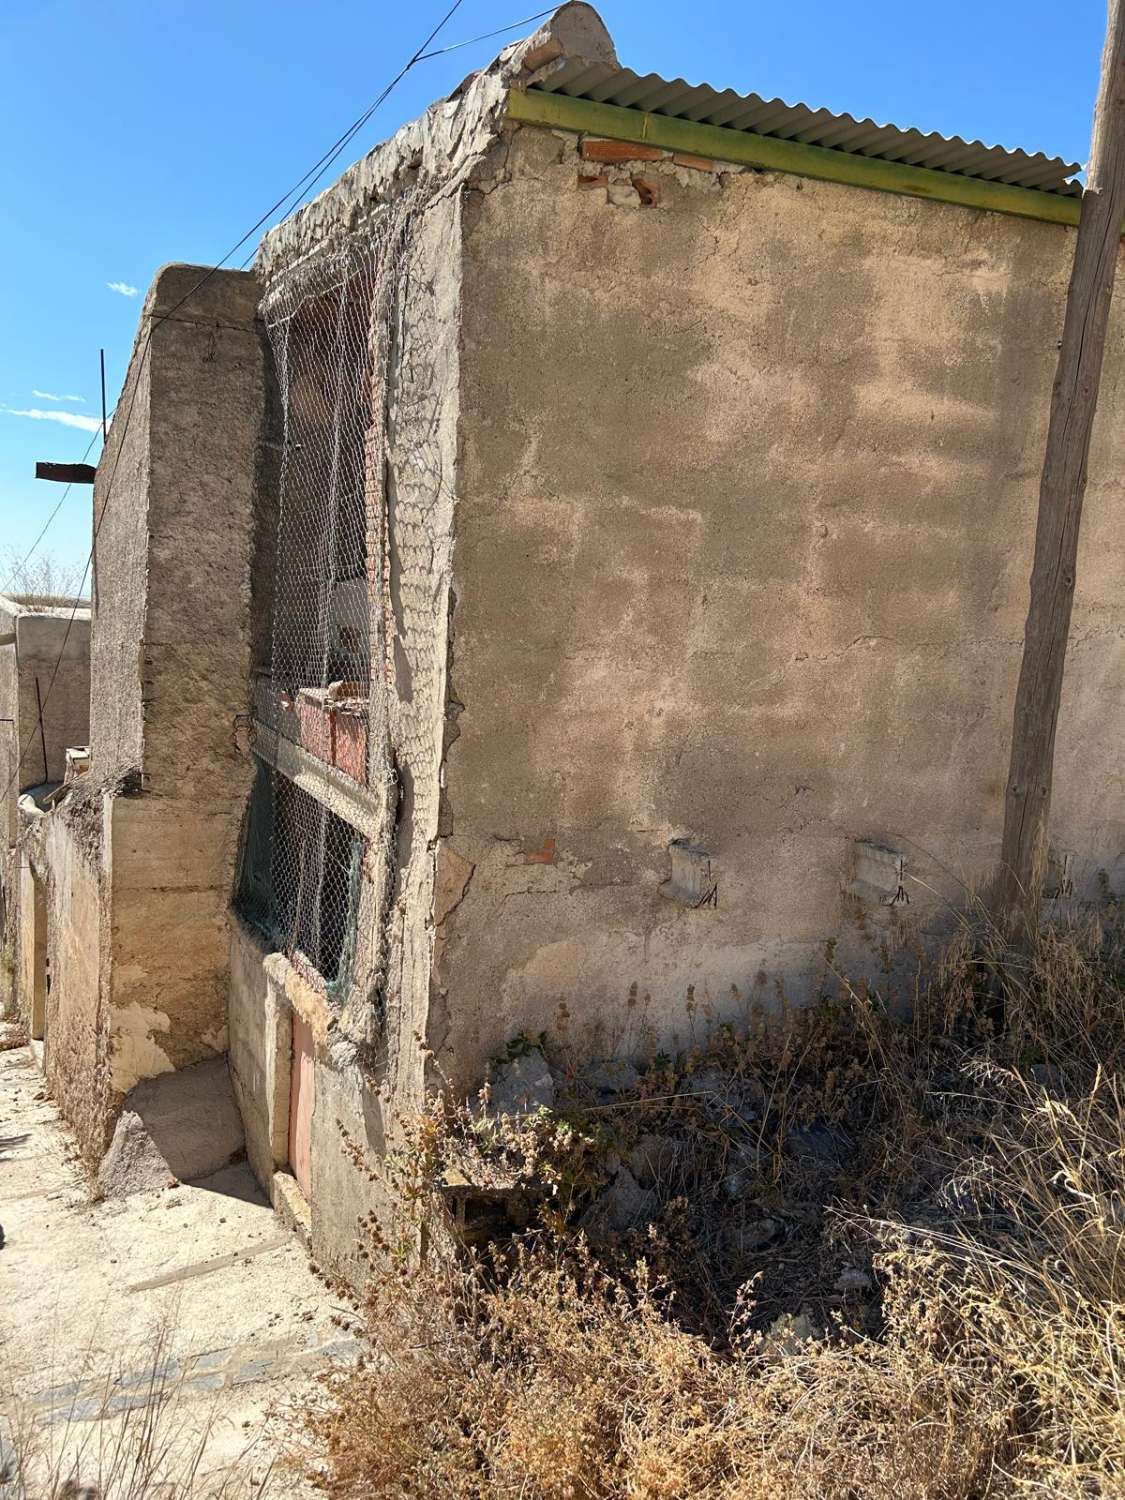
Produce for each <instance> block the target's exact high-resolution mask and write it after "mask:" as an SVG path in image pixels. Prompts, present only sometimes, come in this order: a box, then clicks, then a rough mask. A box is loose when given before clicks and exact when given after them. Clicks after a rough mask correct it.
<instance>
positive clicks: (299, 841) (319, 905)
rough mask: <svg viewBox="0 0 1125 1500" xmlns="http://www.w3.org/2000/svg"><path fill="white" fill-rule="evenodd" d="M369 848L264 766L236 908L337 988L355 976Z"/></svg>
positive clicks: (256, 791)
mask: <svg viewBox="0 0 1125 1500" xmlns="http://www.w3.org/2000/svg"><path fill="white" fill-rule="evenodd" d="M363 845H364V840H363V837H362V835H361V834H359V833H357V832H356V830H355V829H354V828H352V827H351V825H350V824H348V823H345V822H344V820H343V819H342V818H339V817H337V816H336V814H335V813H333V812H332V811H330V809H329V808H327V807H325V806H324V805H323V803H321V802H318V801H317V800H316V798H315V797H312V796H310V795H309V793H308V792H306V791H303V790H302V789H301V788H300V787H299V786H296V785H295V784H294V783H293V782H291V781H288V780H287V779H286V778H285V777H284V776H280V775H278V774H277V773H276V772H275V771H273V770H271V769H270V767H268V766H266V765H264V764H259V767H258V776H257V780H256V782H255V785H254V790H253V793H252V795H251V798H250V807H249V811H248V814H247V818H246V827H245V831H244V835H243V846H242V859H241V865H240V870H239V880H238V895H237V898H236V902H235V905H236V909H237V910H238V912H239V913H240V915H241V916H243V917H244V918H245V919H246V921H248V922H249V923H251V924H252V925H253V926H254V927H256V928H257V929H258V930H259V931H261V932H262V933H263V934H264V935H265V936H266V938H267V939H268V940H269V941H270V942H271V943H274V944H275V945H276V946H277V948H279V949H280V951H281V952H283V953H285V954H286V955H287V956H288V957H289V958H292V959H294V960H297V961H298V962H299V961H300V960H302V959H303V960H304V962H305V963H306V964H307V965H308V966H309V967H311V968H312V969H313V970H315V971H316V973H317V974H319V975H320V977H321V978H322V979H323V980H324V981H325V984H326V985H328V986H329V987H335V988H338V987H339V986H340V985H341V984H342V983H343V982H344V980H345V979H346V977H347V969H348V957H349V954H350V946H351V945H350V941H349V939H350V935H351V932H352V930H353V927H354V918H355V901H356V892H357V890H358V887H359V871H360V863H361V861H362V858H363Z"/></svg>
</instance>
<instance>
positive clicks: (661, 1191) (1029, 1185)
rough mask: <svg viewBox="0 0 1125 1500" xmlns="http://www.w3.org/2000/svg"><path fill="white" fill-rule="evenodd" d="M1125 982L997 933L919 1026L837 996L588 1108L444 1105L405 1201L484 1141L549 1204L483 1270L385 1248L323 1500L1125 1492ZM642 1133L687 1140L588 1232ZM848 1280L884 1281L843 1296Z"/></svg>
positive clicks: (1103, 952) (323, 1479) (665, 1062)
mask: <svg viewBox="0 0 1125 1500" xmlns="http://www.w3.org/2000/svg"><path fill="white" fill-rule="evenodd" d="M1121 976H1122V964H1121V948H1120V944H1119V939H1118V935H1117V933H1116V932H1109V933H1106V932H1103V931H1102V930H1101V929H1100V928H1099V927H1097V926H1095V925H1087V926H1083V927H1074V928H1071V929H1069V930H1065V931H1063V930H1057V929H1051V928H1045V929H1044V930H1042V931H1041V932H1038V933H1036V934H1034V935H1033V937H1032V939H1031V941H1030V942H1029V943H1028V944H1027V945H1025V947H1023V948H1022V949H1021V950H1019V951H1018V952H1008V951H1005V950H1004V949H1003V947H1002V946H1001V945H1000V944H999V943H998V942H997V941H996V940H995V937H994V936H991V937H990V936H989V935H988V934H986V935H985V940H984V941H983V942H982V940H981V938H980V935H979V934H978V935H976V937H975V938H974V939H973V940H972V941H969V939H968V938H966V939H965V940H963V941H961V942H960V943H958V944H957V945H955V947H954V949H952V950H951V951H950V952H948V953H947V954H946V955H945V956H944V958H943V960H942V961H941V962H940V963H939V964H937V965H935V966H933V967H931V968H930V969H929V970H928V971H927V972H926V973H925V974H924V975H923V976H922V980H921V982H920V985H919V989H918V993H917V995H916V996H915V1000H914V1005H913V1010H912V1014H911V1017H910V1019H909V1020H907V1021H895V1020H892V1019H891V1018H890V1017H889V1016H888V1015H887V1014H886V1012H885V1011H884V1010H883V1008H882V1007H881V1006H880V1004H879V1003H878V1000H877V998H876V997H875V996H873V995H871V994H868V993H867V992H866V991H863V990H854V991H853V990H850V989H848V987H847V986H845V987H844V989H843V992H842V995H841V996H838V997H837V998H836V1000H835V1001H834V1002H833V1003H832V1004H831V1005H826V1006H825V1007H823V1008H820V1009H817V1010H813V1011H809V1012H806V1013H805V1014H803V1015H799V1014H795V1015H792V1016H789V1017H786V1018H785V1020H784V1022H783V1024H781V1025H779V1026H778V1027H775V1028H769V1027H765V1028H755V1027H754V1026H748V1027H747V1028H745V1029H744V1030H743V1031H741V1032H738V1031H735V1030H733V1029H731V1028H725V1029H718V1030H716V1031H715V1032H714V1034H713V1035H712V1036H711V1037H710V1038H709V1040H708V1041H707V1042H706V1043H705V1044H702V1045H701V1046H700V1048H699V1049H698V1051H697V1052H696V1053H694V1054H691V1055H688V1056H687V1057H684V1058H680V1059H676V1060H672V1059H653V1061H652V1063H651V1064H650V1066H649V1068H648V1069H647V1071H646V1072H645V1074H644V1077H643V1078H642V1080H641V1081H640V1083H639V1085H638V1086H637V1088H636V1089H634V1090H633V1091H632V1092H631V1093H630V1094H629V1095H628V1096H627V1097H622V1098H620V1099H617V1100H615V1101H614V1102H613V1104H612V1106H611V1107H605V1106H601V1105H597V1104H594V1103H591V1102H590V1101H589V1100H588V1099H587V1100H583V1098H582V1096H581V1090H580V1089H577V1090H576V1092H575V1095H574V1097H573V1098H572V1099H571V1101H570V1102H569V1104H568V1106H567V1109H568V1110H569V1115H568V1117H567V1118H565V1119H560V1118H559V1117H558V1116H543V1117H540V1118H538V1119H533V1120H531V1121H525V1122H523V1123H522V1124H518V1125H514V1124H510V1123H508V1124H505V1125H503V1126H501V1127H499V1129H500V1135H499V1136H498V1137H494V1138H490V1137H489V1136H488V1133H487V1130H483V1131H482V1127H481V1125H480V1120H479V1115H478V1114H474V1113H473V1111H456V1110H452V1109H450V1107H449V1106H448V1105H447V1104H442V1105H435V1111H432V1112H431V1113H430V1114H429V1115H428V1116H427V1119H426V1121H425V1122H424V1124H422V1125H420V1126H419V1127H418V1130H419V1131H420V1134H419V1135H416V1136H415V1140H422V1141H424V1149H422V1150H419V1151H418V1152H417V1153H416V1154H415V1155H414V1158H413V1162H414V1171H415V1178H414V1181H415V1192H414V1194H413V1197H412V1199H411V1202H412V1203H413V1205H414V1206H415V1208H417V1209H421V1207H422V1206H423V1205H424V1204H425V1202H426V1201H427V1198H426V1193H425V1191H424V1190H423V1183H422V1179H425V1178H427V1177H428V1178H429V1179H430V1182H431V1185H432V1181H433V1179H434V1178H435V1177H436V1176H439V1175H440V1171H441V1167H442V1163H443V1162H448V1161H449V1160H457V1161H460V1162H462V1163H464V1161H465V1160H466V1150H467V1145H466V1142H469V1143H470V1144H471V1147H472V1150H475V1151H479V1152H482V1153H483V1155H484V1156H485V1157H486V1158H487V1159H488V1160H489V1162H490V1163H491V1170H492V1172H493V1177H494V1181H502V1182H507V1183H508V1184H509V1185H512V1184H515V1186H516V1187H517V1188H518V1189H519V1190H520V1191H521V1192H524V1193H526V1194H529V1193H530V1192H531V1189H532V1187H533V1186H534V1183H535V1181H536V1180H539V1181H541V1182H542V1184H543V1190H542V1192H541V1194H540V1198H539V1201H538V1204H537V1205H535V1206H533V1208H532V1210H531V1211H530V1213H529V1216H528V1222H527V1225H526V1227H524V1228H522V1229H519V1230H515V1231H511V1232H510V1233H509V1234H508V1236H507V1237H506V1238H504V1239H502V1240H498V1241H496V1242H494V1244H493V1245H492V1247H491V1248H490V1249H489V1250H488V1251H484V1252H480V1253H476V1254H472V1253H468V1254H466V1253H462V1254H456V1253H451V1254H448V1255H445V1256H438V1255H437V1254H435V1255H432V1256H431V1257H430V1258H429V1260H428V1261H427V1263H426V1264H424V1265H422V1266H421V1267H414V1268H411V1267H410V1266H409V1264H408V1263H407V1262H406V1261H404V1260H402V1259H401V1258H400V1259H398V1260H396V1261H390V1260H388V1259H387V1257H386V1256H385V1255H384V1256H383V1258H382V1260H381V1261H379V1262H378V1264H379V1266H380V1269H378V1270H377V1271H376V1272H375V1274H373V1277H372V1281H371V1285H370V1288H369V1292H368V1300H367V1328H368V1335H369V1342H370V1352H369V1357H368V1358H367V1360H366V1361H365V1363H364V1364H363V1365H362V1366H361V1367H359V1368H358V1369H356V1370H354V1371H350V1372H348V1373H346V1374H343V1375H341V1376H339V1377H336V1378H334V1379H333V1381H332V1382H330V1383H328V1384H326V1385H325V1387H324V1389H323V1392H322V1401H321V1404H320V1405H319V1407H318V1408H317V1409H316V1410H315V1411H313V1412H311V1413H310V1414H309V1418H308V1426H309V1442H310V1453H311V1454H312V1455H315V1457H314V1458H313V1459H312V1460H311V1461H310V1465H311V1472H312V1473H313V1474H314V1476H315V1478H316V1481H317V1482H318V1483H319V1484H320V1486H321V1488H322V1489H323V1490H324V1491H325V1493H327V1494H328V1495H330V1496H332V1497H333V1500H360V1497H364V1500H369V1497H371V1500H374V1497H395V1500H423V1497H424V1500H485V1497H488V1500H533V1497H534V1500H680V1497H707V1500H767V1497H768V1500H1008V1497H1011V1500H1015V1497H1017V1496H1028V1497H1030V1496H1036V1497H1045V1496H1051V1497H1055V1496H1058V1497H1079V1496H1081V1497H1090V1496H1098V1497H1121V1496H1125V1408H1123V1404H1122V1376H1123V1371H1122V1357H1123V1349H1125V1124H1123V1117H1122V1097H1121V1090H1122V1086H1123V1077H1125V1067H1123V1062H1125V1028H1123V1027H1122V997H1123V993H1125V990H1123V986H1122V979H1121ZM701 1074H703V1075H704V1076H705V1078H706V1080H707V1082H708V1085H709V1086H708V1087H707V1088H706V1089H704V1090H702V1091H699V1090H696V1089H694V1088H693V1087H692V1084H691V1080H693V1079H695V1080H698V1079H699V1077H700V1075H701ZM724 1080H726V1081H725V1082H724ZM750 1098H753V1099H755V1100H758V1101H759V1102H758V1104H757V1106H756V1107H755V1108H754V1109H749V1108H747V1107H746V1101H747V1100H748V1099H750ZM740 1101H741V1102H740ZM435 1122H436V1123H435ZM491 1128H492V1127H488V1129H491ZM651 1139H658V1140H662V1141H664V1142H665V1143H671V1144H670V1145H666V1147H664V1148H661V1149H662V1150H664V1151H665V1157H664V1159H663V1170H662V1172H661V1174H660V1180H659V1182H658V1184H657V1188H656V1189H654V1201H655V1202H657V1203H658V1206H659V1212H658V1213H656V1214H655V1215H654V1218H655V1223H654V1224H652V1225H650V1226H649V1228H648V1229H647V1230H644V1231H637V1232H635V1233H633V1234H625V1235H622V1236H616V1237H614V1236H610V1237H608V1238H607V1239H603V1240H602V1241H600V1242H598V1243H597V1245H596V1247H592V1246H591V1243H590V1242H589V1241H588V1239H587V1238H586V1236H585V1235H584V1234H583V1233H582V1232H581V1229H580V1227H579V1226H581V1224H583V1223H586V1224H587V1225H589V1223H590V1222H591V1220H590V1206H591V1204H594V1205H596V1203H597V1201H598V1200H597V1195H598V1192H599V1190H600V1185H601V1183H603V1182H604V1181H605V1180H606V1173H605V1172H604V1171H603V1172H601V1174H600V1175H599V1162H601V1161H604V1160H605V1158H606V1157H611V1156H614V1157H615V1156H619V1155H620V1154H621V1153H622V1152H629V1151H631V1150H632V1151H635V1150H636V1149H637V1143H638V1142H640V1141H644V1140H651ZM825 1141H828V1142H837V1143H844V1145H843V1146H841V1149H840V1150H839V1151H838V1152H836V1154H835V1155H833V1154H832V1152H827V1153H826V1152H825V1151H824V1150H823V1149H822V1147H823V1145H824V1142H825ZM810 1142H812V1144H813V1146H815V1148H816V1149H812V1147H810ZM844 1146H846V1149H844ZM408 1159H409V1153H407V1156H406V1157H405V1158H404V1161H408ZM732 1162H733V1163H734V1164H735V1169H736V1170H737V1172H738V1173H739V1174H740V1175H739V1177H738V1179H737V1182H736V1184H735V1186H736V1189H737V1191H735V1192H732V1188H731V1183H732V1178H731V1172H732ZM400 1165H402V1164H401V1163H400ZM505 1174H507V1175H506V1176H505ZM748 1205H749V1208H748ZM765 1211H768V1212H769V1214H770V1215H772V1217H771V1219H770V1222H771V1223H775V1224H777V1225H780V1226H781V1228H780V1230H779V1232H778V1234H777V1236H776V1238H775V1239H774V1240H773V1241H771V1242H770V1243H768V1244H766V1245H763V1246H759V1247H757V1248H756V1249H755V1250H753V1252H752V1253H750V1254H738V1255H735V1254H733V1253H732V1252H731V1249H730V1247H731V1244H732V1240H731V1237H730V1226H731V1223H732V1222H735V1223H737V1222H739V1218H738V1216H739V1215H742V1221H743V1222H745V1219H746V1214H747V1212H750V1213H752V1214H757V1215H761V1214H762V1213H763V1212H765ZM728 1262H734V1265H733V1266H732V1265H731V1264H729V1263H728ZM842 1264H843V1265H845V1268H846V1269H847V1270H848V1274H850V1276H851V1277H852V1281H851V1282H845V1283H844V1285H845V1286H858V1287H863V1286H865V1285H866V1287H867V1289H868V1290H867V1292H866V1294H865V1295H864V1296H862V1297H860V1298H858V1299H857V1298H856V1297H855V1296H853V1295H852V1294H850V1293H847V1294H843V1295H842V1294H840V1293H839V1292H838V1291H836V1290H834V1288H836V1287H838V1286H839V1285H840V1282H839V1280H838V1274H839V1270H840V1267H841V1265H842ZM779 1313H783V1314H786V1315H787V1318H786V1320H785V1321H784V1325H783V1326H782V1325H779V1324H778V1322H777V1319H778V1314H779ZM720 1324H721V1326H720Z"/></svg>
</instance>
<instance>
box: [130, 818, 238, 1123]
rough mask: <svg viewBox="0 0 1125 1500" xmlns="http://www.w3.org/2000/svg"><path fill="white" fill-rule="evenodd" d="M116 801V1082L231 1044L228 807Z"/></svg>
mask: <svg viewBox="0 0 1125 1500" xmlns="http://www.w3.org/2000/svg"><path fill="white" fill-rule="evenodd" d="M107 806H108V811H109V835H110V836H109V845H108V848H109V859H108V866H109V875H108V884H107V893H108V899H109V901H110V909H111V913H112V941H113V986H112V1016H111V1034H112V1040H111V1056H112V1060H113V1073H112V1078H113V1087H114V1090H115V1092H116V1093H118V1094H125V1093H127V1092H128V1091H129V1089H131V1088H132V1087H133V1085H134V1084H136V1083H138V1082H139V1081H140V1080H141V1079H143V1078H152V1077H155V1076H156V1075H157V1074H159V1073H163V1072H167V1071H169V1070H170V1069H172V1068H182V1067H187V1066H188V1065H189V1064H190V1063H195V1062H201V1061H203V1060H204V1059H205V1058H208V1057H213V1056H216V1055H218V1054H219V1053H223V1052H225V1051H226V1050H227V964H228V960H229V943H230V936H229V931H228V921H229V918H228V907H229V899H230V886H229V875H230V870H231V868H232V862H233V855H234V850H233V841H234V839H235V838H236V837H237V829H236V828H235V827H234V826H233V825H232V820H231V817H230V815H229V812H228V811H226V810H224V809H220V810H219V811H217V812H212V811H210V809H209V808H208V805H207V804H206V803H202V804H200V805H198V807H197V808H189V807H186V806H185V805H184V804H183V803H181V802H179V801H169V800H167V799H165V798H161V797H155V796H148V795H146V794H144V793H142V794H141V795H140V796H136V797H115V798H113V799H112V800H111V801H110V802H109V803H108V804H107Z"/></svg>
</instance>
